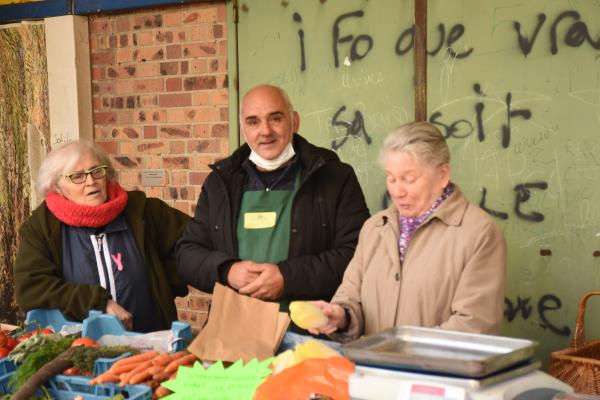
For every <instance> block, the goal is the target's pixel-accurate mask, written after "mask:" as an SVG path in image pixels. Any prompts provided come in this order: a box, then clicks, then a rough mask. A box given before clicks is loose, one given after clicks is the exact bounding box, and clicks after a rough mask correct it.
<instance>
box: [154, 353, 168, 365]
mask: <svg viewBox="0 0 600 400" xmlns="http://www.w3.org/2000/svg"><path fill="white" fill-rule="evenodd" d="M171 357H172V354H169V353H160V354H159V355H158V356H156V357H155V358H154V359H153V360H152V364H154V365H158V366H161V365H167V364H168V363H169V362H170V360H171Z"/></svg>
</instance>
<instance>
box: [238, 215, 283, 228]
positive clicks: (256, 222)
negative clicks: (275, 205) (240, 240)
mask: <svg viewBox="0 0 600 400" xmlns="http://www.w3.org/2000/svg"><path fill="white" fill-rule="evenodd" d="M276 222H277V213H276V212H275V211H270V212H247V213H244V229H266V228H272V227H274V226H275V223H276Z"/></svg>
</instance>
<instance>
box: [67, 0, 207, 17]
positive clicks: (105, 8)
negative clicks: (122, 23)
mask: <svg viewBox="0 0 600 400" xmlns="http://www.w3.org/2000/svg"><path fill="white" fill-rule="evenodd" d="M73 1H74V3H75V14H77V15H85V14H97V13H107V12H115V11H128V10H135V9H139V8H146V7H159V6H166V5H171V4H188V3H200V2H202V0H126V1H115V0H73ZM204 1H207V0H204Z"/></svg>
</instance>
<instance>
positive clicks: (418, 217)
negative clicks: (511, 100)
mask: <svg viewBox="0 0 600 400" xmlns="http://www.w3.org/2000/svg"><path fill="white" fill-rule="evenodd" d="M449 161H450V156H449V151H448V146H447V144H446V142H445V140H444V138H443V136H442V134H441V133H440V131H439V130H438V129H437V128H436V127H435V126H433V125H431V124H430V123H427V122H418V123H410V124H407V125H404V126H402V127H400V128H398V129H397V130H395V131H393V132H392V133H391V134H390V135H389V136H388V137H387V138H386V139H385V141H384V144H383V149H382V152H381V162H382V165H383V167H384V169H385V174H386V182H387V189H388V192H389V194H390V196H391V199H392V205H391V206H390V207H389V208H388V209H386V210H384V211H381V212H379V213H377V214H375V215H374V216H373V217H371V218H370V219H369V220H367V222H365V224H364V226H363V228H362V230H361V233H360V238H359V242H358V247H357V249H356V252H355V254H354V258H353V259H352V261H351V262H350V264H349V266H348V268H347V269H346V272H345V275H344V279H343V281H342V284H341V285H340V287H339V288H338V290H337V292H336V294H335V296H334V297H333V299H332V300H331V303H326V302H315V304H317V305H318V306H319V307H320V308H321V309H322V310H323V311H324V313H325V315H327V316H328V317H329V322H328V324H327V325H325V326H324V327H321V328H319V329H314V330H312V331H311V332H312V333H314V334H316V333H325V334H328V335H330V336H331V337H332V338H334V339H336V340H340V341H347V340H352V339H356V338H358V337H359V336H361V335H363V334H371V333H374V332H378V331H380V330H383V329H386V328H390V327H393V326H400V325H413V326H423V327H439V328H442V329H451V330H458V331H464V332H477V333H489V334H497V333H499V332H500V325H501V322H502V317H503V306H504V281H505V269H506V243H505V240H504V236H503V234H502V231H501V230H500V229H499V227H498V226H497V225H496V223H495V222H494V221H493V220H492V218H491V217H490V216H489V215H488V214H487V213H485V212H484V211H483V210H481V209H480V208H479V207H477V206H475V205H473V204H470V203H469V202H468V201H467V199H466V198H465V197H464V196H463V194H462V193H461V191H460V189H459V188H458V186H457V185H455V184H453V183H452V182H451V181H450V165H449Z"/></svg>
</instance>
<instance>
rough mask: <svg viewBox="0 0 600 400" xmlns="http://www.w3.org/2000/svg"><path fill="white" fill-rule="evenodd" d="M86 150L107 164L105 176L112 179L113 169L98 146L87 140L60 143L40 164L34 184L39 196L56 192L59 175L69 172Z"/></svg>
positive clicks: (101, 162) (42, 196) (108, 159)
mask: <svg viewBox="0 0 600 400" xmlns="http://www.w3.org/2000/svg"><path fill="white" fill-rule="evenodd" d="M88 152H89V153H92V154H93V155H94V157H96V159H98V162H99V163H100V164H102V165H106V166H108V169H107V171H106V177H107V179H108V180H113V179H114V177H115V169H114V168H113V166H112V163H111V162H110V158H109V157H108V155H107V154H106V152H105V151H104V150H102V149H101V148H100V147H98V146H96V145H95V144H93V143H92V142H88V141H74V142H66V143H61V144H59V145H57V146H54V147H53V148H52V151H50V153H48V155H47V156H46V159H45V160H44V161H43V162H42V165H40V171H39V173H38V181H37V184H36V188H37V192H38V195H39V196H40V198H44V197H46V194H47V193H48V192H57V191H58V190H57V188H58V186H57V185H58V181H59V179H60V177H61V176H62V175H64V174H65V173H68V172H71V171H72V168H73V167H74V166H75V164H77V162H78V161H79V159H80V158H81V156H82V155H83V154H85V153H88Z"/></svg>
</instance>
